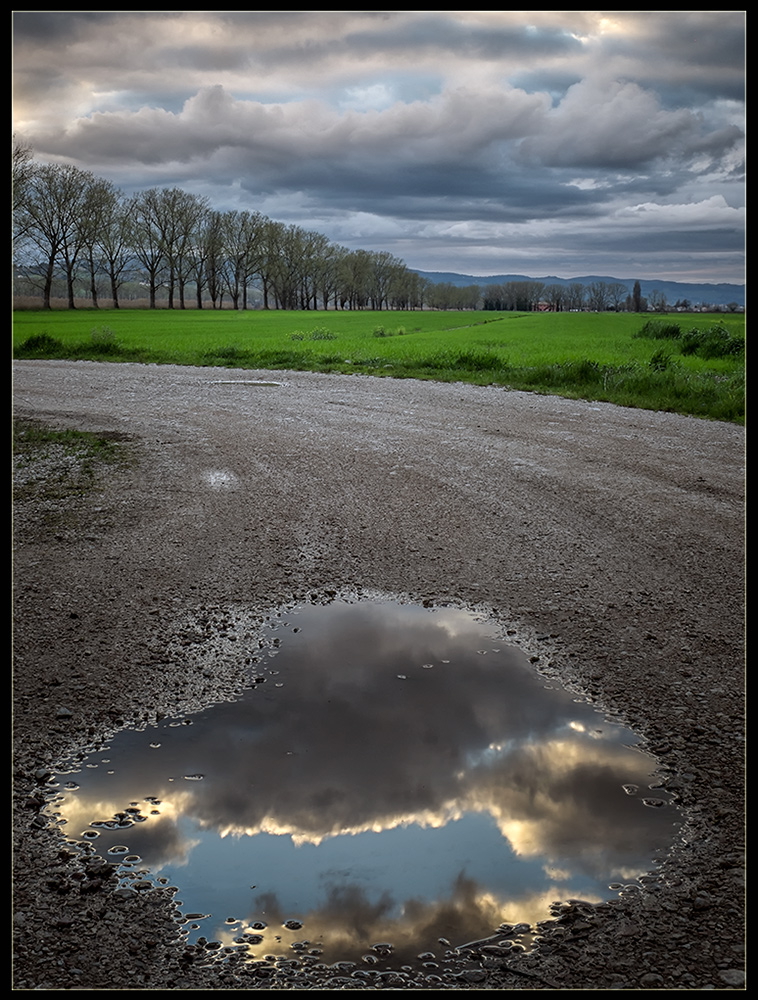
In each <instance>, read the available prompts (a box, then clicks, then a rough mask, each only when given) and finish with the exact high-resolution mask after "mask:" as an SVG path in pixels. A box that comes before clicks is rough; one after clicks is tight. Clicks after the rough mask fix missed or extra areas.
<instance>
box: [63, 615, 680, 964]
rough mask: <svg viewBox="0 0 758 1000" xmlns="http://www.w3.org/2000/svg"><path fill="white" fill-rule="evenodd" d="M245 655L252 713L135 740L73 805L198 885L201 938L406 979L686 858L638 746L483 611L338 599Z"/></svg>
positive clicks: (237, 705) (129, 739) (193, 895)
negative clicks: (389, 955)
mask: <svg viewBox="0 0 758 1000" xmlns="http://www.w3.org/2000/svg"><path fill="white" fill-rule="evenodd" d="M248 639H249V643H250V645H251V646H252V645H253V644H255V645H256V656H255V659H256V660H257V662H255V663H254V665H253V667H252V668H251V670H252V672H251V674H250V676H249V688H248V690H247V691H246V693H245V695H244V697H242V698H240V700H238V701H237V702H234V703H229V704H221V705H215V706H213V707H212V708H209V709H208V710H207V711H206V712H204V713H202V714H199V715H197V716H194V717H193V718H192V719H191V720H189V719H186V720H171V721H169V720H167V721H166V722H165V723H164V724H162V725H160V726H158V727H155V728H151V729H149V730H146V731H142V732H137V731H125V732H122V733H121V734H119V735H118V737H117V738H116V739H114V740H113V742H112V744H111V745H110V747H108V748H106V749H104V750H102V751H101V752H100V753H99V754H97V755H93V757H91V758H90V759H89V760H88V761H87V766H85V767H82V768H80V769H79V770H78V773H77V774H76V775H75V776H74V779H75V782H76V783H77V785H78V787H76V788H68V789H64V790H63V791H62V792H61V794H60V795H59V797H58V801H57V802H56V803H55V808H56V809H57V810H58V812H59V813H60V815H61V817H62V818H64V819H65V822H66V831H67V833H68V834H69V835H70V836H71V837H72V839H74V840H81V839H82V838H83V837H86V836H90V837H92V836H93V835H94V834H96V835H97V836H96V837H95V838H94V840H93V843H94V844H95V847H96V850H97V851H98V853H100V854H101V855H103V856H104V857H109V858H110V859H111V860H116V861H118V862H119V863H122V862H123V860H124V857H125V852H127V851H128V852H129V855H128V856H130V857H131V858H132V861H131V864H132V865H133V866H134V871H135V872H136V871H139V870H140V869H141V868H142V867H144V868H147V869H149V871H150V872H151V873H152V874H153V876H163V877H164V878H166V879H168V880H169V881H171V882H174V883H175V884H177V885H179V886H180V887H181V891H180V897H181V899H182V901H183V908H184V911H185V912H187V913H194V914H195V917H194V918H193V924H194V926H193V927H192V928H191V930H190V933H189V935H188V936H189V938H190V939H193V938H195V937H197V935H198V934H202V935H204V936H206V937H209V938H211V937H212V938H214V939H215V940H218V941H221V942H222V943H224V944H231V943H232V942H233V941H234V940H237V941H242V940H244V941H246V942H247V943H248V944H250V945H251V946H252V951H253V953H254V954H256V955H258V954H265V953H272V952H273V953H280V952H282V951H283V950H284V951H287V949H291V948H293V947H294V949H295V950H299V951H301V952H302V951H303V950H305V951H313V952H314V953H321V952H323V955H324V959H325V960H329V961H335V960H337V959H352V960H358V959H360V957H361V956H362V955H365V954H366V952H367V949H369V948H370V946H371V945H372V944H376V943H377V942H382V941H384V942H388V943H392V944H393V945H394V946H395V950H394V953H393V958H394V960H395V961H407V960H409V958H411V957H412V956H415V955H417V954H419V953H420V952H423V951H425V950H429V949H432V950H434V949H436V950H437V951H439V947H440V946H439V945H438V944H437V941H438V939H439V938H444V939H448V940H449V941H451V942H452V943H453V944H454V945H460V944H463V943H464V942H466V941H470V940H472V939H475V938H481V937H486V936H488V935H490V934H492V933H493V932H494V931H495V930H496V929H497V927H498V926H499V925H500V924H501V923H502V922H504V921H505V922H509V923H518V922H523V921H525V922H527V923H535V922H536V921H537V920H541V919H544V918H545V917H547V916H548V908H549V905H550V903H551V902H552V901H553V900H555V899H565V898H568V897H577V896H580V897H582V898H586V899H595V900H600V899H603V898H608V897H609V896H611V895H612V892H610V891H609V890H608V884H609V882H611V881H614V880H621V881H628V880H630V879H633V878H635V877H636V876H637V875H639V874H640V873H642V872H644V871H646V870H648V869H649V868H650V866H651V859H652V857H653V855H654V853H655V852H656V850H657V849H659V848H664V847H666V846H668V844H669V843H670V841H671V838H672V835H673V830H674V826H675V824H676V821H677V816H676V813H675V810H673V809H671V808H666V807H665V799H664V797H663V796H662V795H661V793H659V792H652V791H651V790H650V787H649V786H650V785H651V782H652V781H653V778H652V774H653V771H654V767H655V763H654V761H653V760H652V759H651V758H649V757H647V756H646V755H645V754H643V753H641V752H640V751H639V750H636V749H633V747H632V746H631V745H632V744H633V743H634V737H633V735H632V734H631V733H629V732H628V731H625V730H623V729H621V728H620V727H618V726H616V725H612V724H609V723H607V722H605V721H604V720H603V718H602V717H601V716H600V715H598V714H597V713H596V712H595V711H594V710H593V709H592V708H591V707H590V706H588V705H585V704H581V703H578V702H576V701H575V700H574V699H573V698H572V697H571V696H570V695H569V694H567V693H566V692H561V691H556V690H548V689H546V686H545V684H544V681H543V680H542V679H541V678H540V677H539V676H538V675H537V674H536V673H535V672H534V671H533V669H532V668H531V667H530V665H529V664H528V663H527V661H526V658H525V657H524V655H523V653H521V651H519V650H518V649H516V648H514V647H511V646H508V645H507V644H506V643H504V642H503V641H502V639H499V638H498V637H497V636H495V635H493V632H492V627H491V626H487V625H485V624H483V623H482V622H480V621H478V620H476V619H475V618H474V617H473V616H472V615H470V614H469V613H467V612H464V611H461V610H459V609H451V608H438V609H424V608H419V607H415V606H410V605H403V604H399V603H393V602H389V601H387V602H368V601H367V602H356V603H343V602H335V603H334V604H331V605H328V606H307V607H304V608H302V609H299V610H297V611H293V612H288V613H287V614H286V615H283V616H282V617H281V618H276V619H275V620H273V621H272V622H271V623H270V624H269V625H268V627H267V628H266V629H265V631H264V633H263V635H262V637H261V635H256V636H250V637H248ZM259 642H260V647H261V648H257V647H258V644H259ZM248 653H249V650H248ZM190 723H191V724H190ZM92 765H97V766H94V767H93V766H92ZM636 789H639V791H638V792H637V791H636ZM646 798H647V799H650V800H652V801H651V802H650V804H651V805H653V806H655V805H657V804H662V805H664V807H663V808H655V807H652V808H651V807H647V806H646V805H645V804H644V802H643V799H646ZM114 849H115V850H114ZM109 852H112V853H110V854H109ZM128 870H129V869H128V868H127V869H126V871H128ZM200 915H207V916H204V919H200ZM288 920H294V921H295V924H294V925H293V926H292V927H291V928H287V927H284V926H283V924H285V922H286V921H288ZM301 924H302V927H301V926H300V925H301ZM290 953H291V952H290Z"/></svg>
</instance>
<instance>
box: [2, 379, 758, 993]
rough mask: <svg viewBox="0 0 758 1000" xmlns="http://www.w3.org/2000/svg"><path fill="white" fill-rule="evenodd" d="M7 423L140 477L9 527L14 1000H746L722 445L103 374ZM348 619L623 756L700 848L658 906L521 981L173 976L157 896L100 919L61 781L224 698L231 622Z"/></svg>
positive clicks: (98, 887)
mask: <svg viewBox="0 0 758 1000" xmlns="http://www.w3.org/2000/svg"><path fill="white" fill-rule="evenodd" d="M272 382H274V383H281V384H270V383H272ZM236 383H240V384H236ZM266 383H269V384H266ZM14 402H15V411H16V413H17V414H18V415H19V416H23V417H33V418H36V419H40V420H43V421H46V422H48V423H50V424H52V425H54V426H58V427H71V428H76V429H80V430H92V431H99V432H108V433H110V434H115V435H116V436H119V437H122V436H123V437H125V438H126V439H127V440H126V442H125V448H126V449H127V450H128V452H129V454H130V455H131V457H132V462H131V464H130V465H128V466H120V467H116V468H113V469H111V470H110V471H108V473H107V475H104V476H102V477H101V478H100V479H99V480H98V482H97V485H96V487H95V489H94V490H90V491H89V492H87V493H85V494H84V495H82V496H73V497H72V496H65V497H62V498H61V499H59V500H55V499H52V500H51V499H50V493H49V491H48V493H47V496H46V498H45V499H44V501H42V500H40V499H39V498H37V499H36V500H35V498H34V497H33V496H32V497H28V496H27V497H26V498H25V499H24V500H23V501H21V502H20V503H19V504H18V507H17V510H16V515H15V557H14V616H15V620H14V652H15V668H14V669H15V673H14V692H13V694H14V805H15V810H14V929H15V931H16V951H15V959H14V986H15V988H17V989H35V988H49V989H69V988H73V989H77V988H79V989H161V988H169V989H185V988H187V989H193V988H207V987H209V986H210V987H211V988H219V989H238V988H251V987H256V986H260V987H261V988H266V989H272V988H293V987H297V988H316V989H334V988H342V987H345V986H346V987H347V988H362V987H364V986H368V987H375V988H381V987H384V986H388V987H391V988H415V989H419V988H436V989H439V988H476V989H483V988H484V989H486V988H504V987H507V988H523V989H542V988H545V989H551V988H558V989H613V988H617V989H618V988H621V989H624V988H625V989H709V988H712V989H744V971H743V970H744V946H743V944H744V943H743V928H744V868H743V848H744V821H743V817H744V766H743V765H744V735H743V734H744V728H743V724H744V697H743V695H744V652H743V632H744V613H743V607H744V506H743V504H744V500H743V492H744V440H743V432H742V430H741V429H740V428H737V427H734V426H731V425H727V424H719V423H710V422H705V421H698V420H694V419H691V418H684V417H679V416H676V415H672V414H663V413H651V412H647V411H642V410H639V411H638V410H631V409H625V408H620V407H614V406H610V405H607V404H600V403H587V402H577V401H570V400H564V399H560V398H557V397H556V398H553V397H539V396H534V395H530V394H526V393H517V392H508V391H506V390H504V389H499V388H494V387H489V388H482V387H472V386H464V385H442V384H437V383H421V382H415V381H401V380H392V379H373V378H368V377H362V376H330V375H319V374H311V373H294V372H292V373H290V372H287V373H281V372H277V373H269V372H245V373H239V372H235V371H230V370H220V369H192V368H180V367H171V366H162V367H154V366H140V365H108V364H97V363H91V362H53V361H40V362H18V363H16V365H15V367H14ZM362 591H366V592H370V591H378V592H381V593H384V594H394V595H399V596H401V597H407V598H408V599H410V600H413V601H417V602H428V603H430V604H447V605H459V606H461V607H466V608H474V609H476V608H481V609H484V611H485V612H486V613H487V614H490V613H492V614H494V616H495V617H496V619H497V620H498V621H500V622H501V623H502V624H503V625H504V627H505V628H506V629H507V630H508V631H509V635H510V637H511V639H512V641H514V642H516V643H518V644H519V645H520V646H521V647H522V648H523V649H524V651H525V652H526V653H527V654H528V655H529V657H530V658H534V662H535V663H536V665H537V666H539V667H540V668H541V669H543V670H544V671H545V673H546V675H547V676H548V677H549V676H550V675H551V674H552V675H554V676H556V677H559V678H560V680H561V681H562V683H564V684H566V685H568V686H569V687H570V688H572V689H575V690H576V691H577V693H578V694H582V695H585V696H588V697H590V698H591V699H592V700H593V702H594V703H595V704H597V705H598V706H599V707H602V708H603V709H604V710H606V711H607V712H609V713H610V714H611V716H612V717H615V718H618V719H619V720H620V721H623V722H625V723H626V724H628V725H630V726H631V727H632V728H633V729H634V730H635V731H636V732H638V733H641V734H642V736H643V737H644V738H645V741H646V746H647V748H648V749H650V750H651V751H652V752H653V753H655V754H656V755H657V756H658V758H659V759H660V760H661V761H662V762H663V764H664V768H665V769H666V770H667V781H666V786H667V789H668V792H669V793H670V794H672V795H673V796H674V797H675V798H676V800H677V801H678V802H679V803H680V804H681V806H682V807H683V809H684V810H685V812H686V817H687V821H686V823H685V825H684V827H683V828H682V831H681V833H680V835H679V836H678V838H677V842H676V844H675V845H674V848H673V849H672V851H671V852H670V855H669V856H668V857H667V858H666V859H665V860H664V861H663V862H662V864H661V866H660V867H659V869H658V874H660V875H662V876H663V877H662V879H651V880H650V882H649V885H648V886H647V887H646V888H644V889H642V890H640V891H635V892H632V891H629V892H624V891H622V892H621V893H620V895H619V897H618V899H617V900H615V901H614V902H613V903H610V904H604V905H588V904H584V903H578V902H574V903H570V904H566V905H564V906H563V907H561V908H557V909H556V912H555V917H556V919H555V921H554V922H552V923H550V924H546V925H545V926H544V927H543V928H542V929H541V930H542V934H541V941H540V943H539V946H538V947H537V948H536V949H535V950H534V951H532V952H530V953H529V954H515V955H514V954H512V953H511V952H508V953H507V954H502V953H500V952H498V951H497V949H496V948H495V950H494V951H493V948H492V946H491V945H489V946H485V945H483V946H482V949H481V952H480V956H479V966H480V967H479V968H477V969H473V970H472V969H470V968H468V969H466V973H465V976H464V974H463V973H462V972H460V971H456V970H455V969H454V968H452V967H451V968H450V969H448V970H446V969H445V968H444V966H443V965H439V964H438V968H436V969H433V970H431V969H430V970H428V972H427V973H426V974H423V975H422V974H419V975H420V976H421V978H410V979H409V978H407V977H406V978H405V979H403V978H402V977H401V978H399V979H396V980H394V981H393V980H391V979H387V978H384V979H382V978H380V977H379V976H378V975H375V976H373V977H372V975H371V972H372V970H371V969H363V970H361V969H359V970H347V969H333V968H331V969H327V968H317V967H313V966H310V967H306V968H303V967H296V965H295V964H293V963H289V964H287V963H281V962H280V963H275V962H272V963H264V965H265V966H266V967H265V968H264V967H263V966H259V967H249V966H248V967H243V966H242V965H241V964H238V963H235V962H234V961H233V960H232V959H231V958H229V957H224V956H218V955H211V954H209V953H207V952H205V953H204V952H203V951H202V949H200V950H198V949H197V948H195V949H194V950H188V949H187V948H185V947H184V946H183V945H182V942H181V936H180V934H179V929H178V924H177V920H176V913H175V909H174V898H175V897H174V894H172V893H171V892H169V891H168V887H167V888H166V890H165V891H163V890H156V891H151V892H145V893H140V892H138V891H125V890H123V889H118V888H116V886H117V883H116V881H115V879H114V877H113V873H112V871H111V870H110V869H109V867H108V866H107V865H104V864H101V863H98V862H97V861H89V862H87V863H86V864H82V863H81V862H79V861H77V860H76V859H75V858H72V857H70V852H69V851H68V850H66V848H65V846H64V844H63V842H62V840H61V838H60V836H59V834H58V832H57V831H56V830H55V829H54V828H53V826H52V825H51V823H50V822H49V820H48V819H47V818H46V816H45V814H44V810H43V807H44V803H45V796H44V788H45V781H46V776H47V774H48V772H50V771H52V770H53V769H54V767H55V765H56V763H57V762H59V761H60V760H61V759H63V757H65V756H68V755H69V754H70V753H72V752H75V751H83V750H84V749H85V748H87V747H89V746H93V745H96V744H97V743H98V741H101V740H103V739H105V738H107V736H108V735H109V734H110V733H111V732H113V731H114V730H116V729H118V728H119V727H120V726H122V725H123V724H125V723H130V724H135V723H139V722H140V721H151V720H156V719H158V718H160V717H162V716H167V715H173V714H177V713H182V712H192V711H194V710H197V709H198V708H200V707H203V706H204V705H207V704H209V703H211V702H213V701H214V700H216V699H219V698H222V697H225V696H227V695H229V694H230V693H232V692H233V691H234V690H235V687H236V686H238V684H239V661H238V659H235V656H234V655H233V653H232V652H229V651H228V647H229V646H233V643H227V644H226V645H225V646H223V648H222V649H221V651H220V652H219V649H220V647H219V646H218V640H219V637H223V636H224V635H225V634H227V635H228V634H229V633H230V631H231V630H232V626H233V623H234V622H236V621H238V620H239V616H240V615H246V616H248V617H249V619H250V621H251V622H254V621H256V620H258V621H261V622H262V621H263V619H264V617H265V615H266V613H267V612H269V611H271V610H272V609H274V608H276V607H279V606H281V605H283V604H286V603H287V602H298V601H300V602H302V601H324V600H330V599H332V597H333V596H334V595H335V594H338V593H342V592H351V593H358V594H360V592H362ZM204 653H206V654H207V655H203V654H204ZM496 930H497V928H493V932H494V931H496ZM317 964H318V963H316V965H317ZM356 972H360V973H361V975H360V976H357V975H356ZM340 980H345V982H341V981H340Z"/></svg>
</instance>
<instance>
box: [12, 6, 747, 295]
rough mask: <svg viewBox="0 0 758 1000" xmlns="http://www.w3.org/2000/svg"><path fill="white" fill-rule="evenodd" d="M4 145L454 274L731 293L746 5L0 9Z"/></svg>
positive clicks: (130, 185)
mask: <svg viewBox="0 0 758 1000" xmlns="http://www.w3.org/2000/svg"><path fill="white" fill-rule="evenodd" d="M13 26H14V129H15V131H16V133H17V134H18V135H19V136H20V137H21V138H22V139H23V140H24V141H26V142H28V143H30V144H31V146H32V147H33V148H34V151H35V154H36V157H37V159H38V160H40V161H45V162H72V163H75V164H76V165H78V166H80V167H83V168H86V169H88V170H91V171H93V172H94V173H96V174H98V175H100V176H103V177H106V178H107V179H109V180H111V181H113V182H114V183H115V184H117V185H118V186H119V187H121V188H122V189H123V190H124V191H125V192H126V193H132V192H133V191H136V190H141V189H145V188H148V187H153V186H163V185H170V186H174V185H175V186H179V187H182V188H184V189H185V190H188V191H191V192H193V193H197V194H203V195H207V196H208V197H209V199H210V200H211V202H212V203H213V205H214V207H216V208H218V209H221V210H225V209H231V208H246V209H249V210H253V211H259V212H261V213H263V214H265V215H268V216H270V217H271V218H275V219H277V220H279V221H282V222H287V223H289V222H293V223H296V224H298V225H302V226H304V227H305V228H308V229H315V230H318V231H320V232H322V233H324V234H325V235H326V236H327V237H329V238H330V239H332V240H334V241H336V242H339V243H341V244H342V245H345V246H347V247H349V248H351V249H356V248H359V247H361V248H364V249H368V250H387V251H389V252H391V253H393V254H396V255H398V256H400V257H402V259H403V260H405V262H406V263H407V265H408V266H409V267H415V268H419V269H422V270H446V271H447V270H454V271H460V272H464V273H469V274H477V275H484V274H494V273H503V272H508V271H517V272H521V273H530V274H532V275H535V276H537V275H544V274H558V275H560V276H562V277H571V276H572V275H577V274H590V273H595V274H598V273H600V274H617V275H622V276H626V275H630V274H633V275H636V276H639V277H640V278H645V277H649V278H656V277H660V278H670V279H677V280H687V279H688V277H691V278H692V280H703V278H704V277H705V279H706V280H712V281H740V282H741V281H743V280H744V253H743V251H744V175H743V169H742V163H743V157H744V151H743V144H744V13H743V12H741V11H735V12H708V11H706V12H688V11H684V12H660V13H659V12H599V11H533V12H523V11H521V12H519V11H516V12H509V11H494V12H487V11H476V12H461V11H451V12H429V13H427V12H413V11H399V12H392V11H390V12H360V11H358V12H241V13H237V12H223V13H218V14H217V13H214V12H207V11H200V12H181V11H169V12H162V13H161V12H158V13H152V12H93V13H88V12H65V11H64V12H34V11H31V12H19V13H16V14H15V15H14V25H13Z"/></svg>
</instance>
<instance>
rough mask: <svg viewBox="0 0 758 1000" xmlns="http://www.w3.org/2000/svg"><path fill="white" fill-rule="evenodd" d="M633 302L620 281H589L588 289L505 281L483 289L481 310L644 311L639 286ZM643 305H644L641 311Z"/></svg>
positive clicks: (572, 284)
mask: <svg viewBox="0 0 758 1000" xmlns="http://www.w3.org/2000/svg"><path fill="white" fill-rule="evenodd" d="M635 289H636V292H637V298H636V300H633V298H632V296H631V295H630V294H629V289H628V288H627V286H626V285H625V284H623V282H621V281H613V282H606V281H593V282H591V283H590V284H589V285H584V284H582V283H581V282H570V283H569V284H566V285H560V284H552V285H548V284H545V283H544V282H542V281H506V282H504V283H503V284H500V285H488V286H487V287H486V288H485V289H484V295H483V305H482V308H484V309H497V310H499V311H502V310H513V309H515V310H518V311H519V312H529V311H531V310H534V309H538V308H546V309H550V310H553V311H555V312H567V311H574V312H579V311H581V310H590V311H592V312H607V311H609V310H612V311H614V312H620V311H634V312H640V311H644V310H643V309H642V304H643V302H644V300H643V299H641V298H640V297H639V282H636V283H635ZM646 308H647V304H645V309H646Z"/></svg>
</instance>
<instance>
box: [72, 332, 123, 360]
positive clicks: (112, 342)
mask: <svg viewBox="0 0 758 1000" xmlns="http://www.w3.org/2000/svg"><path fill="white" fill-rule="evenodd" d="M90 341H91V344H90V345H87V344H82V345H80V347H81V350H82V352H83V353H88V348H89V347H91V348H92V349H93V350H94V351H95V352H96V353H97V354H120V353H121V345H120V344H119V343H118V341H117V340H116V334H115V332H114V331H113V330H111V328H110V327H109V326H96V327H95V328H94V329H93V330H92V331H91V332H90Z"/></svg>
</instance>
